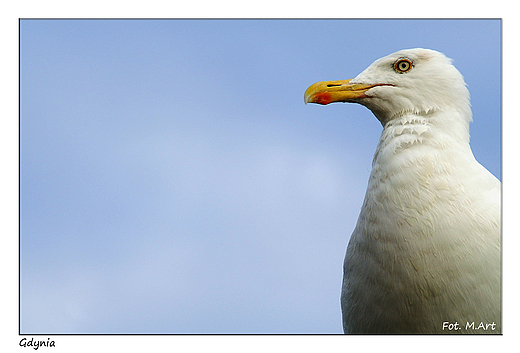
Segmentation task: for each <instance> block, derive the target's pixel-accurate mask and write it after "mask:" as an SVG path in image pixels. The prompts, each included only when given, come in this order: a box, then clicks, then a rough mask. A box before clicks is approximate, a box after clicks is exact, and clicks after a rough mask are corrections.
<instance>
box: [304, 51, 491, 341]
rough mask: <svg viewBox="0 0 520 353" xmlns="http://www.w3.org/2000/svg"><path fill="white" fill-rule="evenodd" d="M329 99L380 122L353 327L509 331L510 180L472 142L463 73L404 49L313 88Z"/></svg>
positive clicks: (350, 301) (348, 327)
mask: <svg viewBox="0 0 520 353" xmlns="http://www.w3.org/2000/svg"><path fill="white" fill-rule="evenodd" d="M332 102H348V103H359V104H362V105H364V106H365V107H367V108H368V109H370V110H371V111H372V113H373V114H374V115H375V117H376V118H377V119H378V120H379V121H380V122H381V124H382V125H383V131H382V133H381V137H380V140H379V143H378V145H377V149H376V152H375V154H374V158H373V162H372V171H371V174H370V178H369V180H368V186H367V191H366V194H365V199H364V202H363V205H362V207H361V211H360V214H359V218H358V221H357V224H356V226H355V229H354V231H353V233H352V236H351V237H350V241H349V244H348V247H347V252H346V256H345V262H344V267H343V271H344V276H343V284H342V291H341V309H342V315H343V330H344V332H345V333H353V334H451V333H459V334H471V333H474V334H486V333H488V334H489V333H491V334H497V333H501V245H500V244H501V211H500V207H501V183H500V181H499V180H498V179H497V178H496V177H495V176H493V175H492V174H491V173H490V172H489V171H488V170H487V169H485V168H484V167H483V166H482V165H481V164H479V163H478V162H477V160H476V159H475V157H474V156H473V152H472V151H471V148H470V144H469V140H470V138H469V123H470V121H471V120H472V115H471V108H470V100H469V91H468V89H467V86H466V83H465V82H464V78H463V77H462V75H461V74H460V72H459V71H458V70H457V69H456V68H455V67H454V66H453V65H452V63H451V60H450V59H449V58H447V57H446V56H445V55H444V54H442V53H440V52H437V51H434V50H430V49H421V48H417V49H407V50H401V51H398V52H396V53H393V54H390V55H388V56H386V57H383V58H381V59H378V60H376V61H375V62H374V63H372V64H371V65H370V66H369V67H368V68H367V69H365V71H363V72H361V73H360V74H359V75H358V76H357V77H355V78H353V79H350V80H342V81H327V82H317V83H315V84H313V85H311V86H310V87H309V88H308V89H307V91H306V92H305V103H317V104H322V105H326V104H329V103H332Z"/></svg>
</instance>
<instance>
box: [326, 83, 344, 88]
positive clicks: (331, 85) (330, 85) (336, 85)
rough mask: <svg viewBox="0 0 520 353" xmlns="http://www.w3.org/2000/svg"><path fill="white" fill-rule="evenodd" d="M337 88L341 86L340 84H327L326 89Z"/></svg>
mask: <svg viewBox="0 0 520 353" xmlns="http://www.w3.org/2000/svg"><path fill="white" fill-rule="evenodd" d="M338 86H341V85H340V84H332V83H331V84H328V85H327V87H338Z"/></svg>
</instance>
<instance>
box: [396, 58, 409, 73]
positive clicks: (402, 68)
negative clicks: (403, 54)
mask: <svg viewBox="0 0 520 353" xmlns="http://www.w3.org/2000/svg"><path fill="white" fill-rule="evenodd" d="M412 66H413V63H412V62H411V61H410V60H409V59H399V60H397V61H396V62H395V64H394V70H395V71H396V72H398V73H400V74H404V73H405V72H408V71H410V70H411V69H412Z"/></svg>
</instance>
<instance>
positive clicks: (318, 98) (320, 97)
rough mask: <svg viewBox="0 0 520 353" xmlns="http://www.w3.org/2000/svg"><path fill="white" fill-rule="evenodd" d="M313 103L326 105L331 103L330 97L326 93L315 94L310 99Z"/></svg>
mask: <svg viewBox="0 0 520 353" xmlns="http://www.w3.org/2000/svg"><path fill="white" fill-rule="evenodd" d="M312 101H313V103H318V104H323V105H327V104H329V103H331V102H332V95H331V94H330V93H327V92H322V93H316V94H315V95H314V97H312Z"/></svg>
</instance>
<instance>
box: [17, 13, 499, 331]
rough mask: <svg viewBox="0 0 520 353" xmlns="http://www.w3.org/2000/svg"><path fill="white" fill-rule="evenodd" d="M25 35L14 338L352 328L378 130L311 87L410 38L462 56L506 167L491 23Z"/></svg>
mask: <svg viewBox="0 0 520 353" xmlns="http://www.w3.org/2000/svg"><path fill="white" fill-rule="evenodd" d="M20 40H21V43H20V62H21V66H20V71H21V76H20V87H21V97H20V99H21V111H20V112H21V118H20V129H21V139H20V146H21V150H20V153H21V159H20V166H21V174H20V181H21V184H20V189H21V199H20V205H21V223H20V226H21V228H20V229H21V242H20V245H21V248H20V250H21V253H20V256H21V257H20V259H21V267H20V273H21V292H20V295H21V316H20V325H21V332H22V333H340V332H341V313H340V307H339V294H340V286H341V279H342V262H343V257H344V252H345V248H346V245H347V242H348V238H349V236H350V233H351V232H352V230H353V228H354V225H355V222H356V219H357V216H358V213H359V209H360V206H361V203H362V201H363V196H364V192H365V187H366V183H367V179H368V175H369V173H370V168H371V161H372V156H373V153H374V151H375V147H376V144H377V141H378V138H379V135H380V133H381V129H382V127H381V125H380V123H379V122H378V121H377V120H376V119H375V117H373V115H372V114H371V112H370V111H368V110H367V109H366V108H364V107H362V106H358V105H353V104H332V105H328V106H326V107H323V106H317V105H305V104H304V103H303V93H304V91H305V89H306V88H307V87H308V86H309V85H310V84H312V83H314V82H316V81H322V80H335V79H347V78H352V77H355V76H356V75H357V74H358V73H360V72H361V71H362V70H363V69H364V68H366V67H367V66H368V65H370V64H371V63H372V62H373V61H374V60H376V59H378V58H380V57H382V56H385V55H387V54H390V53H392V52H394V51H396V50H399V49H405V48H413V47H424V48H431V49H436V50H439V51H441V52H444V53H445V54H446V55H447V56H448V57H451V58H452V59H453V60H454V64H455V66H456V67H457V68H458V69H459V70H460V71H461V73H462V74H463V75H464V77H465V80H466V82H467V84H468V86H469V90H470V93H471V98H472V108H473V118H474V122H473V123H472V124H471V145H472V148H473V152H474V154H475V157H476V158H477V160H478V161H480V162H481V163H482V164H483V165H484V166H485V167H486V168H488V169H489V170H490V171H491V172H492V173H493V174H494V175H495V176H497V177H498V178H499V179H500V178H501V149H500V146H501V136H500V131H501V130H500V129H501V119H500V118H501V107H500V99H501V97H500V91H501V81H500V76H501V56H500V54H501V47H500V43H501V37H500V21H498V20H149V21H145V20H136V21H125V20H114V21H104V20H98V21H92V20H78V21H68V20H57V21H51V20H23V21H21V26H20ZM482 48H485V50H482Z"/></svg>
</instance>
